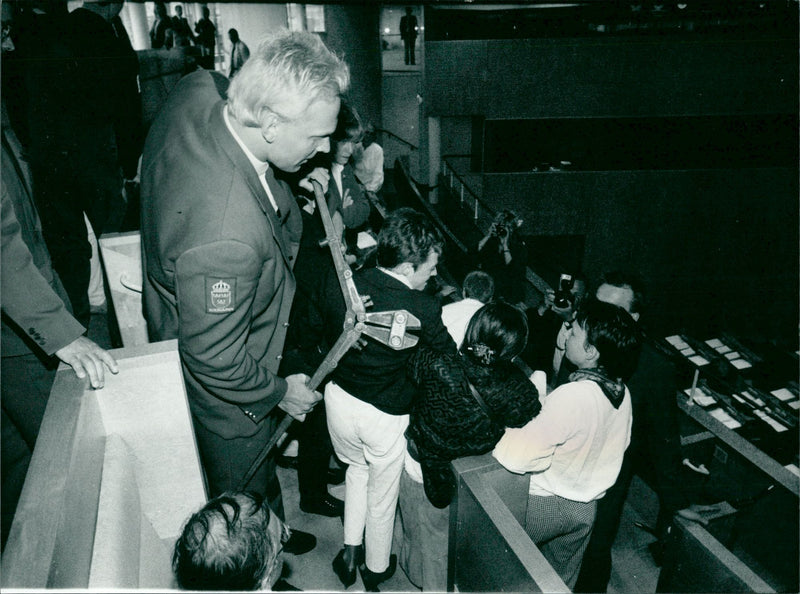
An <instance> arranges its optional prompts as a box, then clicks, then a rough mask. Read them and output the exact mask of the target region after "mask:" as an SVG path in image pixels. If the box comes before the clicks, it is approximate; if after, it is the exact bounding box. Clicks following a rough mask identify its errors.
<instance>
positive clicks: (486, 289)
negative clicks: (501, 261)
mask: <svg viewBox="0 0 800 594" xmlns="http://www.w3.org/2000/svg"><path fill="white" fill-rule="evenodd" d="M461 296H462V297H463V299H461V301H456V302H455V303H448V304H447V305H445V306H444V307H442V322H444V325H445V327H446V328H447V331H448V332H449V333H450V336H452V337H453V340H454V341H455V343H456V346H457V347H459V348H461V343H462V342H463V340H464V334H465V332H466V331H467V325H468V324H469V321H470V320H471V319H472V316H473V315H475V312H476V311H478V310H479V309H480V308H481V307H483V306H484V305H486V304H487V303H489V302H490V301H491V300H492V299H493V298H494V280H493V279H492V277H491V276H489V275H488V274H487V273H485V272H483V271H482V270H473V271H472V272H470V273H469V274H467V276H465V277H464V282H463V283H462V289H461Z"/></svg>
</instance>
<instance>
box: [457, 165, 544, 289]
mask: <svg viewBox="0 0 800 594" xmlns="http://www.w3.org/2000/svg"><path fill="white" fill-rule="evenodd" d="M470 156H471V155H442V175H443V176H444V177H449V179H450V184H449V185H450V188H451V190H454V189H455V185H454V183H453V180H454V179H457V180H458V183H459V184H460V200H461V203H462V204H464V202H465V200H464V190H466V191H467V194H468V195H469V196H470V197H471V198H472V200H473V202H472V220H473V221H474V222H475V224H476V225H477V224H478V217H479V214H480V212H479V211H480V209H481V208H482V209H483V210H484V211H485V212H486V213H488V214H489V216H490V218H491V219H492V220H494V218H495V217H496V216H497V210H496V209H494V208H492V207H491V206H490V205H489V204H487V203H485V202H484V201H483V200H482V199H481V198H480V197H479V196H478V195H477V194H476V193H475V192H474V191H473V190H472V188H470V187H469V186H468V185H467V184H466V183H465V182H464V179H463V178H462V177H461V176H460V175H459V174H458V172H457V171H456V170H455V169H454V168H453V166H452V165H451V164H450V163H449V162H448V159H450V158H454V157H462V158H463V157H470ZM478 228H480V226H478ZM481 231H483V232H485V231H486V230H485V229H481ZM525 279H526V280H527V281H528V282H529V283H531V284H532V285H533V286H534V287H535V288H536V290H537V291H539V292H540V293H541V294H542V295H544V294H546V293H547V291H550V290H552V287H551V286H550V284H549V283H548V282H547V281H545V280H544V279H543V278H542V277H540V276H539V275H538V274H536V273H535V272H534V271H533V270H531V269H530V267H529V266H526V267H525Z"/></svg>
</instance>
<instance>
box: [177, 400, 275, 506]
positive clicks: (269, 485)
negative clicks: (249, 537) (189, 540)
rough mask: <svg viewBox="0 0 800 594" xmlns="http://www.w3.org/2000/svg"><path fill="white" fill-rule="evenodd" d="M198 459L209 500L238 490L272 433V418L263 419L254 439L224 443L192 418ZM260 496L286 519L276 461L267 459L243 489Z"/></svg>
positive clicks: (273, 420) (238, 439) (246, 438)
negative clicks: (204, 474)
mask: <svg viewBox="0 0 800 594" xmlns="http://www.w3.org/2000/svg"><path fill="white" fill-rule="evenodd" d="M192 421H193V424H194V433H195V437H196V438H197V447H198V448H199V450H200V459H201V461H202V463H203V470H204V471H205V473H206V481H207V484H208V496H209V498H211V497H216V496H217V495H220V494H221V493H224V492H225V491H235V490H240V487H241V485H240V483H241V481H242V480H243V479H244V476H245V475H246V474H247V471H248V469H249V468H250V465H251V464H252V462H253V460H255V458H256V457H257V456H258V455H259V453H260V452H261V450H262V449H263V447H264V444H265V443H266V442H267V441H268V440H269V438H270V437H271V436H272V433H273V432H274V431H275V428H276V422H275V419H274V418H273V415H270V416H268V417H267V418H266V419H264V420H263V421H262V422H261V423H260V426H259V428H258V431H257V432H256V433H255V435H251V436H248V437H235V438H232V439H225V438H224V437H220V436H219V435H217V434H216V433H213V432H211V431H209V430H208V429H206V428H205V427H204V426H203V424H202V423H200V422H198V421H197V419H195V418H194V417H192ZM242 490H244V491H252V492H255V493H258V494H260V495H261V496H262V497H263V498H264V500H265V501H266V502H267V503H268V504H269V506H270V509H272V511H274V512H275V513H276V514H278V517H280V518H281V519H282V520H283V519H285V515H284V511H283V498H282V497H281V485H280V483H279V482H278V476H277V474H275V457H274V456H273V455H270V456H267V458H266V460H264V463H263V464H262V465H261V466H260V468H259V469H258V471H257V472H256V473H255V475H254V476H253V478H252V479H251V480H250V482H249V483H247V485H246V486H245V487H244V489H242Z"/></svg>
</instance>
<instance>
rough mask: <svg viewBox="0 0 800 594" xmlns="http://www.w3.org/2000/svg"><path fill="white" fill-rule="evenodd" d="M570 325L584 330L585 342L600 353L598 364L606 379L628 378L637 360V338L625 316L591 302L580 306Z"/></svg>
mask: <svg viewBox="0 0 800 594" xmlns="http://www.w3.org/2000/svg"><path fill="white" fill-rule="evenodd" d="M573 323H577V324H580V326H581V328H583V329H584V331H585V332H586V342H588V343H589V344H591V345H592V346H594V347H595V348H596V349H597V351H598V352H599V353H600V358H599V361H598V363H599V364H600V365H602V366H603V367H604V368H605V370H606V373H607V374H608V375H609V377H611V378H621V379H622V380H627V379H628V378H630V376H631V374H633V372H634V370H635V369H636V364H637V363H638V360H639V351H640V349H641V335H640V332H639V327H638V325H637V324H636V321H635V320H634V319H633V318H632V317H631V316H630V314H629V313H628V312H626V311H625V310H624V309H622V308H621V307H617V306H616V305H612V304H610V303H604V302H602V301H598V300H597V299H594V298H591V299H587V300H585V301H584V302H583V303H582V304H581V307H580V309H579V310H578V314H577V316H576V318H575V322H573Z"/></svg>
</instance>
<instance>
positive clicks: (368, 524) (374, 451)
mask: <svg viewBox="0 0 800 594" xmlns="http://www.w3.org/2000/svg"><path fill="white" fill-rule="evenodd" d="M325 411H326V413H327V415H328V430H329V431H330V434H331V442H332V443H333V449H334V451H335V452H336V455H337V456H339V459H340V460H342V461H343V462H346V463H347V464H348V466H347V474H346V475H345V495H344V544H346V545H354V546H356V545H360V544H361V542H362V539H363V542H364V552H365V555H366V564H367V568H368V569H369V570H370V571H374V572H382V571H385V570H386V568H387V567H389V557H390V555H391V551H392V536H393V530H394V516H395V510H396V509H397V497H398V494H399V492H400V475H401V474H402V472H403V458H404V455H405V451H406V438H405V436H404V432H405V430H406V427H408V415H390V414H387V413H385V412H383V411H380V410H378V409H377V408H375V407H374V406H372V405H371V404H367V403H366V402H364V401H363V400H359V399H358V398H356V397H354V396H351V395H350V394H348V393H347V392H345V391H344V390H343V389H342V388H340V387H339V386H337V385H336V384H335V383H333V382H329V383H328V385H327V386H326V387H325Z"/></svg>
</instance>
